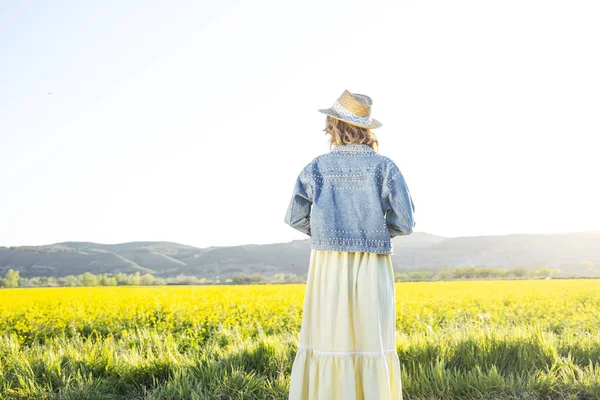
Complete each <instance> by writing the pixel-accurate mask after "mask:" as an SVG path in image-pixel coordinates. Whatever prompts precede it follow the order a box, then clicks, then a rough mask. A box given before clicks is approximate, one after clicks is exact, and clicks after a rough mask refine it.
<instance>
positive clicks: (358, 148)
mask: <svg viewBox="0 0 600 400" xmlns="http://www.w3.org/2000/svg"><path fill="white" fill-rule="evenodd" d="M338 151H353V152H361V153H375V150H373V149H372V148H371V146H369V145H368V144H346V145H342V146H335V147H334V148H333V149H331V152H332V153H333V152H338Z"/></svg>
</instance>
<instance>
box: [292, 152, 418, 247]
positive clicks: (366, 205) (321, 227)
mask: <svg viewBox="0 0 600 400" xmlns="http://www.w3.org/2000/svg"><path fill="white" fill-rule="evenodd" d="M414 212H415V205H414V203H413V201H412V198H411V195H410V192H409V190H408V187H407V185H406V181H405V180H404V177H403V175H402V173H401V172H400V169H399V168H398V166H397V165H396V164H395V163H394V162H393V161H392V160H391V159H390V158H388V157H386V156H383V155H380V154H378V153H376V152H375V150H373V149H372V148H371V147H370V146H369V145H366V144H349V145H345V146H336V147H334V148H333V149H332V150H331V151H330V152H329V153H326V154H322V155H319V156H317V157H315V158H314V159H313V160H312V161H311V162H310V163H309V164H307V165H306V166H305V167H304V168H303V169H302V171H301V172H300V174H299V175H298V178H297V179H296V183H295V185H294V191H293V194H292V198H291V200H290V203H289V205H288V209H287V213H286V215H285V223H286V224H288V225H290V226H291V227H292V228H294V229H297V230H298V231H300V232H302V233H304V234H306V235H308V236H310V238H311V248H313V249H316V250H337V251H365V252H371V253H386V254H394V250H393V247H392V242H391V240H390V239H391V238H393V237H395V236H399V235H410V234H411V233H412V231H413V227H414V226H415V220H414Z"/></svg>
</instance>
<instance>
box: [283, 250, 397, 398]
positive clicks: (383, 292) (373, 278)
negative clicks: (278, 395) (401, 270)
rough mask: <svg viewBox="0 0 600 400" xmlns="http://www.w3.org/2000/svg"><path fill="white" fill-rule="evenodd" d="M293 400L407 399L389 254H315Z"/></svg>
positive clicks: (294, 372) (294, 367)
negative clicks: (404, 391)
mask: <svg viewBox="0 0 600 400" xmlns="http://www.w3.org/2000/svg"><path fill="white" fill-rule="evenodd" d="M298 338H299V344H298V351H297V353H296V357H295V359H294V363H293V365H292V372H291V377H290V391H289V400H402V383H401V379H400V359H399V358H398V353H397V351H396V288H395V284H394V272H393V269H392V260H391V257H390V255H389V254H378V253H368V252H361V251H356V252H343V251H328V250H315V249H311V254H310V264H309V270H308V278H307V282H306V294H305V297H304V311H303V314H302V327H301V328H300V333H299V335H298Z"/></svg>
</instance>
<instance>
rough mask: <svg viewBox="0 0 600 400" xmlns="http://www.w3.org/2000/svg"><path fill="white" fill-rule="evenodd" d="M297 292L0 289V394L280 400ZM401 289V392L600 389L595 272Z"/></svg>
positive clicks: (298, 316) (291, 288)
mask: <svg viewBox="0 0 600 400" xmlns="http://www.w3.org/2000/svg"><path fill="white" fill-rule="evenodd" d="M304 290H305V285H303V284H292V285H244V286H226V285H223V286H206V287H203V286H166V287H79V288H77V287H76V288H39V289H3V290H0V398H2V399H3V398H62V399H68V398H73V399H75V398H85V397H78V396H82V393H91V394H90V397H89V398H104V397H102V396H105V398H119V396H122V398H131V397H127V396H134V395H135V396H141V395H142V394H144V396H146V397H143V398H156V399H158V398H161V399H163V398H183V397H177V395H175V394H173V393H183V392H186V391H187V392H186V393H189V397H185V398H244V399H246V398H280V399H284V398H286V397H285V394H286V390H287V389H286V385H287V379H288V374H289V368H290V367H291V362H292V360H293V355H294V353H295V349H296V347H295V346H296V345H297V333H298V331H299V329H300V324H301V321H302V306H303V300H304ZM396 296H397V305H396V309H397V332H398V342H397V347H398V354H399V356H400V358H401V362H402V367H403V372H402V373H403V387H404V391H405V398H407V399H408V398H414V399H417V398H430V397H426V396H430V395H432V394H434V393H438V395H437V396H439V397H437V398H513V397H509V396H512V395H515V394H516V393H521V394H523V393H526V394H528V395H531V396H533V395H536V396H541V395H542V394H552V393H554V396H556V397H548V398H563V397H558V396H559V394H560V396H562V395H566V394H567V393H571V394H573V393H579V394H582V393H585V394H586V395H587V396H592V395H595V396H597V397H586V398H590V399H591V398H600V384H599V382H600V281H598V280H594V279H574V280H556V279H552V280H515V281H510V280H499V281H463V282H460V281H450V282H399V283H397V284H396ZM141 344H143V346H141ZM167 345H169V346H170V347H168V348H166V347H165V346H167ZM257 346H258V347H257ZM253 348H254V349H255V350H256V349H261V350H260V351H259V350H256V351H258V354H255V353H252V351H251V350H249V349H253ZM149 352H150V353H149ZM248 352H250V353H248ZM244 354H246V356H243V355H244ZM208 359H211V360H213V361H214V360H217V359H220V360H223V359H224V360H225V361H218V362H217V361H214V362H212V363H207V361H206V360H208ZM98 360H104V361H101V362H100V361H98ZM157 360H158V361H160V362H158V361H157ZM202 360H205V361H204V363H203V362H202ZM98 362H100V364H102V368H100V367H98V365H97V363H98ZM104 362H106V365H104V364H103V363H104ZM142 366H143V367H142ZM140 368H141V370H143V371H146V372H144V374H146V375H147V374H149V376H146V375H144V374H142V375H143V376H142V377H140V376H138V375H136V374H140ZM136 371H137V372H136ZM148 371H154V372H148ZM190 371H191V372H190ZM569 371H571V373H572V375H570V374H569ZM83 372H86V373H87V375H85V374H83ZM211 374H215V375H211ZM211 376H212V377H211ZM518 378H520V379H521V381H519V380H518ZM124 379H125V380H124ZM205 379H206V381H205ZM202 382H204V384H203V383H202ZM225 382H229V383H228V384H227V385H225ZM248 382H251V383H252V384H250V383H248ZM223 385H225V386H223ZM249 387H252V389H250V388H249ZM436 391H437V392H436ZM59 393H60V395H61V396H62V397H52V396H58V394H59ZM236 393H237V394H236ZM239 393H245V394H244V395H243V397H239ZM457 393H463V397H452V396H456V395H457ZM3 396H4V397H3ZM40 396H41V397H40ZM69 396H70V397H69ZM94 396H96V397H94ZM111 396H112V397H111ZM194 396H196V397H194ZM214 396H218V397H214ZM219 396H220V397H219ZM227 396H230V397H227ZM420 396H422V397H420ZM477 396H481V397H477ZM486 396H488V397H486ZM494 396H498V397H494ZM502 396H506V397H502ZM514 398H519V397H514ZM531 398H536V397H531ZM540 398H543V397H540ZM564 398H567V397H564Z"/></svg>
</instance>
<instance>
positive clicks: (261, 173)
mask: <svg viewBox="0 0 600 400" xmlns="http://www.w3.org/2000/svg"><path fill="white" fill-rule="evenodd" d="M168 5H169V6H168ZM599 20H600V3H599V2H597V1H583V0H582V1H577V2H573V1H566V0H565V1H548V0H543V1H533V0H518V1H514V0H505V1H494V2H492V1H480V0H479V1H461V0H457V1H452V2H449V1H384V2H382V1H373V0H370V1H364V0H363V1H360V2H355V1H348V0H346V1H340V2H332V1H322V0H319V1H302V2H282V1H268V2H267V1H257V0H253V1H244V2H234V1H218V2H217V1H197V0H193V1H192V0H190V1H177V2H165V1H148V0H143V1H142V0H140V1H126V2H123V1H116V0H111V1H107V0H105V1H102V2H91V1H88V2H80V1H53V2H49V1H41V0H40V1H29V2H3V4H2V5H1V6H0V185H1V186H0V245H4V246H12V245H26V244H27V245H41V244H49V243H55V242H61V241H70V240H73V241H94V242H101V243H118V242H126V241H142V240H165V241H174V242H179V243H183V244H189V245H195V246H199V247H207V246H213V245H214V246H223V245H238V244H247V243H273V242H287V241H290V240H292V239H303V238H307V237H306V236H305V235H303V234H301V233H299V232H296V231H295V230H293V229H292V228H290V227H289V226H287V225H285V224H284V222H283V219H284V215H285V212H286V210H287V206H288V202H289V199H290V197H291V194H292V189H293V185H294V182H295V179H296V177H297V175H298V173H299V172H300V170H301V169H302V167H303V166H305V165H306V164H307V163H308V162H310V161H311V160H312V159H313V158H314V157H315V156H317V155H319V154H324V153H326V152H328V151H329V147H328V142H327V137H326V136H325V133H324V132H322V129H323V127H324V120H325V116H324V115H323V114H320V113H318V112H317V109H319V108H327V107H330V106H331V105H333V103H334V101H335V100H336V99H337V97H338V96H339V95H340V94H341V93H342V92H343V91H344V90H345V89H348V90H350V91H351V92H357V93H364V94H368V95H369V96H371V97H372V98H373V100H374V105H373V111H372V115H373V117H375V118H377V119H378V120H380V121H381V122H382V123H383V127H382V128H380V129H377V130H376V131H375V132H376V133H377V135H378V138H379V141H380V146H381V147H380V153H381V154H383V155H386V156H388V157H390V158H392V159H393V160H394V161H395V162H396V164H397V165H398V166H399V167H400V169H401V170H402V171H403V174H404V177H405V179H406V181H407V184H408V186H409V189H410V191H411V194H412V197H413V201H414V203H415V207H416V213H415V220H416V226H415V230H416V231H422V232H429V233H433V234H439V235H445V236H474V235H486V234H510V233H549V232H566V231H582V230H598V229H600V211H598V207H599V204H600V185H599V184H598V175H599V172H600V167H599V161H598V159H599V157H600V152H599V150H598V149H599V147H598V137H599V135H600V118H598V115H599V110H600V74H599V73H598V71H600V52H599V51H598V49H599V47H600V43H599V42H600V24H598V21H599ZM49 93H51V94H49Z"/></svg>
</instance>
